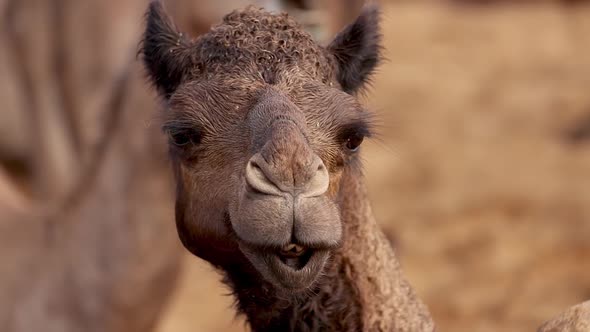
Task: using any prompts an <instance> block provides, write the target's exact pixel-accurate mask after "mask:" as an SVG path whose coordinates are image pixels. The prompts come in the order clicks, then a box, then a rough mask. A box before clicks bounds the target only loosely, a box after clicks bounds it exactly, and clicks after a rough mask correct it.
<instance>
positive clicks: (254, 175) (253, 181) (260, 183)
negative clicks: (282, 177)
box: [245, 156, 281, 195]
mask: <svg viewBox="0 0 590 332" xmlns="http://www.w3.org/2000/svg"><path fill="white" fill-rule="evenodd" d="M261 162H262V161H260V156H254V157H252V158H251V159H250V160H249V161H248V165H247V166H246V175H245V177H246V184H247V185H248V186H249V187H250V189H252V191H253V192H256V193H258V194H266V195H281V190H280V189H279V188H277V186H276V185H275V184H274V182H273V181H272V180H271V179H270V178H269V177H268V176H267V174H266V173H267V172H265V170H264V166H263V165H261Z"/></svg>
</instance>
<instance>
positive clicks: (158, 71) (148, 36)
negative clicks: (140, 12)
mask: <svg viewBox="0 0 590 332" xmlns="http://www.w3.org/2000/svg"><path fill="white" fill-rule="evenodd" d="M146 16H147V17H146V18H147V25H146V29H145V32H144V35H143V40H142V48H141V50H140V53H141V54H142V55H143V63H144V66H145V68H146V70H147V73H148V75H149V77H150V79H151V81H152V83H154V85H155V86H156V87H157V89H158V91H159V92H160V94H162V95H163V96H164V97H165V98H169V97H170V95H172V93H173V92H174V91H175V90H176V88H178V86H179V85H180V83H182V81H183V79H184V78H186V75H187V73H188V71H189V70H190V68H191V65H192V60H191V49H190V46H191V44H190V42H189V40H188V39H187V38H186V37H185V36H184V35H183V34H182V33H180V32H178V31H177V29H176V27H175V26H174V25H173V23H172V22H171V21H170V18H169V17H168V15H167V14H166V13H165V12H164V8H162V4H161V3H160V2H159V1H152V2H151V3H150V6H149V9H148V12H147V15H146Z"/></svg>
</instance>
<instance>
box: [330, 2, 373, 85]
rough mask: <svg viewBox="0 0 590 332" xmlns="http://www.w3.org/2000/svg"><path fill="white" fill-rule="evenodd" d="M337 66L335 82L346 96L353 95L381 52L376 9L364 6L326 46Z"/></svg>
mask: <svg viewBox="0 0 590 332" xmlns="http://www.w3.org/2000/svg"><path fill="white" fill-rule="evenodd" d="M328 50H329V51H331V52H332V54H333V55H334V57H335V58H336V61H337V64H338V81H339V82H340V85H341V86H342V89H343V90H344V91H345V92H347V93H351V94H352V93H355V92H357V91H358V90H359V89H360V88H362V87H363V85H365V84H366V83H367V81H369V79H370V76H371V74H372V73H373V71H374V70H375V67H377V64H378V63H379V60H380V53H381V33H380V29H379V7H378V6H377V5H366V6H365V7H364V8H363V11H362V12H361V14H360V15H359V17H358V18H357V19H356V21H355V22H354V23H352V24H350V25H348V26H347V27H346V28H344V30H342V31H341V32H340V33H339V34H338V35H337V36H336V38H334V40H333V41H332V43H330V45H329V46H328Z"/></svg>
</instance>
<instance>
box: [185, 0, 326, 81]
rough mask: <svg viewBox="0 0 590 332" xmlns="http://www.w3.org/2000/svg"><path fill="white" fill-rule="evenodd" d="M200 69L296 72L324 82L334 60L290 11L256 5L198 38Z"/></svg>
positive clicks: (225, 20) (226, 18)
mask: <svg viewBox="0 0 590 332" xmlns="http://www.w3.org/2000/svg"><path fill="white" fill-rule="evenodd" d="M196 49H197V58H198V59H199V60H200V61H199V62H200V67H201V68H200V69H201V70H203V71H205V72H207V73H215V72H221V73H239V74H254V75H260V73H262V72H267V73H268V72H272V73H279V72H281V71H290V72H293V71H294V69H295V71H299V72H302V73H303V74H307V75H306V76H311V77H313V78H316V79H319V80H321V81H323V82H324V83H326V82H328V81H329V80H330V79H331V78H332V77H333V67H334V61H333V59H332V57H331V56H330V55H329V54H328V52H327V51H326V50H325V49H324V48H323V47H322V46H320V45H318V44H317V43H316V42H315V41H314V40H313V38H312V37H311V35H310V34H309V33H308V32H306V31H305V30H304V28H303V27H302V26H301V25H300V24H299V23H297V22H296V21H294V20H293V19H291V18H290V17H289V16H288V15H287V14H272V13H269V12H266V11H264V10H263V9H258V8H254V7H248V8H246V9H243V10H237V11H234V12H232V13H230V14H228V15H227V16H225V17H224V19H223V21H222V23H220V24H218V25H216V26H214V27H213V28H212V29H211V30H210V31H209V32H208V33H207V34H205V35H202V36H201V37H199V38H198V39H197V43H196Z"/></svg>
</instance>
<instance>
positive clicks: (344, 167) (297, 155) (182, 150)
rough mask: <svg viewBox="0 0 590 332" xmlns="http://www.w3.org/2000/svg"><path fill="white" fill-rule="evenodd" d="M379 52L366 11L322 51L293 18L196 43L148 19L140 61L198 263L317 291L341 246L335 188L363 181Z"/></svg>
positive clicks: (249, 22)
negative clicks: (368, 92) (367, 99)
mask: <svg viewBox="0 0 590 332" xmlns="http://www.w3.org/2000/svg"><path fill="white" fill-rule="evenodd" d="M379 39H380V38H379V31H378V11H377V8H375V7H370V6H369V7H366V8H365V9H364V10H363V12H362V13H361V15H360V16H359V17H358V18H357V20H356V21H355V22H354V23H352V24H351V25H349V26H348V27H346V28H345V29H344V30H343V31H342V32H341V33H340V34H338V35H337V36H336V37H335V39H334V40H333V41H332V42H331V44H330V45H328V46H327V47H322V46H320V45H318V44H317V43H315V42H314V41H313V40H312V38H311V37H310V35H309V34H308V33H307V32H305V31H304V30H303V28H302V27H301V26H300V25H299V24H298V23H296V22H294V21H293V20H292V19H290V18H289V17H288V16H287V15H285V14H270V13H267V12H265V11H263V10H261V9H256V8H247V9H244V10H239V11H234V12H232V13H230V14H229V15H227V16H226V17H225V18H224V19H223V21H222V22H221V23H220V24H218V25H216V26H214V27H213V28H212V29H211V30H210V31H209V32H208V33H207V34H204V35H202V36H199V37H197V38H195V39H191V38H189V37H188V36H186V35H184V34H182V33H181V32H179V31H177V29H176V28H175V26H174V25H173V24H172V23H171V21H170V19H169V18H168V17H167V16H166V14H165V12H164V10H163V8H162V7H161V5H160V4H159V3H158V2H153V3H152V4H151V5H150V8H149V11H148V14H147V28H146V31H145V35H144V40H143V43H142V55H143V60H144V64H145V67H146V70H147V73H148V75H149V77H150V80H151V82H152V83H153V84H154V86H155V87H156V89H157V90H158V91H159V93H160V95H161V96H162V97H163V98H162V99H163V100H164V101H165V104H166V107H165V110H164V113H163V125H162V128H163V131H164V132H165V133H166V134H167V135H168V138H169V148H170V156H171V160H172V165H173V169H174V173H175V177H176V183H177V200H176V223H177V228H178V232H179V236H180V238H181V241H182V242H183V244H184V245H185V246H186V247H187V248H188V249H189V250H190V251H191V252H193V253H194V254H195V255H197V256H199V257H201V258H203V259H205V260H208V261H209V262H211V263H212V264H213V265H215V266H218V267H222V268H225V269H231V268H235V266H240V269H243V266H244V264H246V266H247V267H246V268H249V271H251V272H252V273H257V274H258V275H260V276H262V278H263V279H264V280H265V281H267V282H268V283H270V284H271V285H272V286H274V287H276V288H277V289H282V290H287V291H290V292H296V291H301V290H305V289H308V288H309V287H311V286H312V285H313V284H314V282H315V281H316V280H317V279H318V276H319V275H321V272H322V270H323V269H324V267H325V265H326V262H327V261H328V259H329V257H330V255H331V253H333V252H334V251H335V250H337V249H338V248H339V246H341V244H342V242H343V237H345V236H346V234H345V233H344V232H343V229H344V227H343V220H341V217H340V216H341V208H342V206H341V201H342V200H343V199H346V193H344V192H341V191H340V186H339V184H340V181H341V179H342V178H343V177H344V176H348V175H347V174H357V175H358V176H360V172H358V171H357V170H358V169H359V167H360V163H359V157H358V152H359V146H360V144H361V143H362V141H363V139H364V138H365V137H367V136H369V135H370V124H371V121H370V119H371V116H370V113H369V112H368V111H366V110H365V109H364V108H363V107H362V106H361V105H360V103H359V102H358V101H357V99H356V97H355V96H356V94H357V93H358V91H359V90H361V89H362V88H363V87H364V86H365V85H366V82H367V81H368V80H369V78H370V75H371V73H372V72H373V70H374V69H375V66H376V65H377V63H378V61H379V50H380V45H379ZM236 264H237V265H236ZM240 264H241V265H240Z"/></svg>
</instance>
